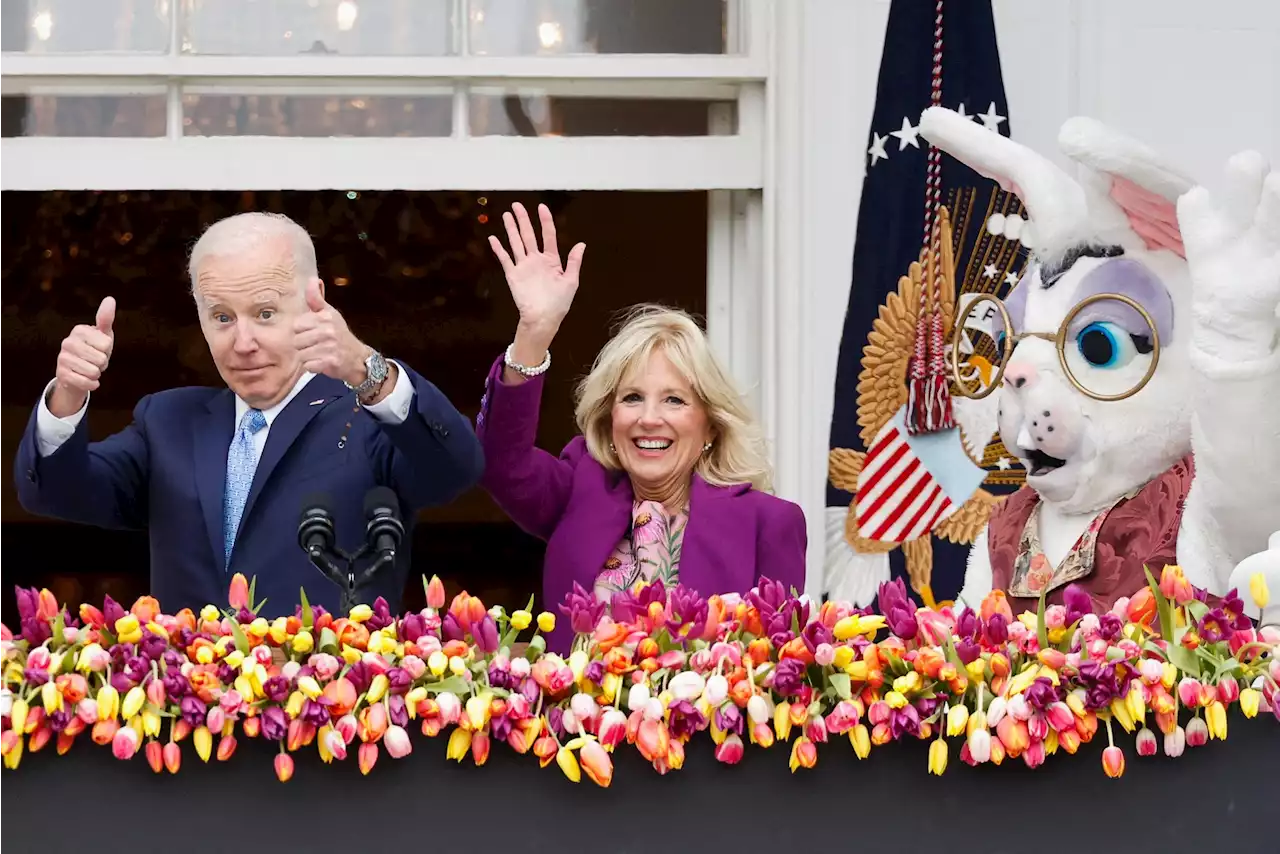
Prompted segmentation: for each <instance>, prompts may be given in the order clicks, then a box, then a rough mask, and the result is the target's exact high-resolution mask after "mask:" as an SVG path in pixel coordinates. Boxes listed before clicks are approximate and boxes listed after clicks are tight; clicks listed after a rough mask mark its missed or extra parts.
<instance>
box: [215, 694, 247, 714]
mask: <svg viewBox="0 0 1280 854" xmlns="http://www.w3.org/2000/svg"><path fill="white" fill-rule="evenodd" d="M218 705H219V706H221V707H222V710H223V711H224V712H226V713H227V714H228V715H234V714H236V713H237V712H240V711H243V709H242V708H241V707H242V706H244V705H245V702H244V697H241V696H240V692H239V691H237V690H236V689H235V688H232V689H231V690H229V691H227V692H225V693H224V694H223V695H222V696H221V697H220V698H218Z"/></svg>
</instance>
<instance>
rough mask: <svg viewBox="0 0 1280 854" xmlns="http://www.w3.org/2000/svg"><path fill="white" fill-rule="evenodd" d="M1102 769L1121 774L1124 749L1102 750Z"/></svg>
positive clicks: (1112, 774)
mask: <svg viewBox="0 0 1280 854" xmlns="http://www.w3.org/2000/svg"><path fill="white" fill-rule="evenodd" d="M1144 589H1145V588H1144ZM1102 770H1103V771H1105V772H1107V776H1108V777H1119V776H1120V775H1121V774H1123V773H1124V751H1123V750H1121V749H1120V748H1118V747H1116V746H1115V745H1114V744H1113V745H1111V746H1110V747H1108V748H1107V749H1106V750H1104V751H1102Z"/></svg>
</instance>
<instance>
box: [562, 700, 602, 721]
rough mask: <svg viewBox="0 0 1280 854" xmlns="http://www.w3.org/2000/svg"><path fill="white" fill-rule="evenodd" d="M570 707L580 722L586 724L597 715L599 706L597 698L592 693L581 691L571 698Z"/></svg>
mask: <svg viewBox="0 0 1280 854" xmlns="http://www.w3.org/2000/svg"><path fill="white" fill-rule="evenodd" d="M569 708H570V709H571V710H572V711H573V716H574V717H575V718H577V719H578V721H579V722H580V723H583V724H586V723H589V722H590V721H591V719H592V718H593V717H595V713H596V709H597V708H598V707H597V706H596V701H595V698H593V697H592V696H591V695H590V694H583V693H581V692H579V693H577V694H574V695H573V698H572V699H570V700H569Z"/></svg>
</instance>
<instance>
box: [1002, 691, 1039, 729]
mask: <svg viewBox="0 0 1280 854" xmlns="http://www.w3.org/2000/svg"><path fill="white" fill-rule="evenodd" d="M1006 709H1007V711H1008V714H1009V715H1010V716H1012V717H1013V718H1014V719H1015V720H1019V721H1025V720H1028V719H1029V718H1030V717H1031V704H1030V703H1028V702H1027V698H1026V697H1025V696H1023V695H1022V694H1015V695H1014V696H1012V697H1010V698H1009V702H1008V705H1007V706H1006ZM997 723H999V722H998V721H997Z"/></svg>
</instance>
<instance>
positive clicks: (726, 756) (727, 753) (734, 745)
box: [716, 732, 743, 765]
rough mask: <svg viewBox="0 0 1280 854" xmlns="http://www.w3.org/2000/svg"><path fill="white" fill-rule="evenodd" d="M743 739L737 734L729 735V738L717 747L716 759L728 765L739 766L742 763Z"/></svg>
mask: <svg viewBox="0 0 1280 854" xmlns="http://www.w3.org/2000/svg"><path fill="white" fill-rule="evenodd" d="M742 753H743V748H742V739H741V738H739V737H738V734H737V733H732V732H731V733H729V735H728V737H726V738H725V740H724V741H722V742H720V744H718V745H716V759H718V760H719V761H721V762H723V763H724V764H726V765H737V764H738V763H739V762H741V761H742Z"/></svg>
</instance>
